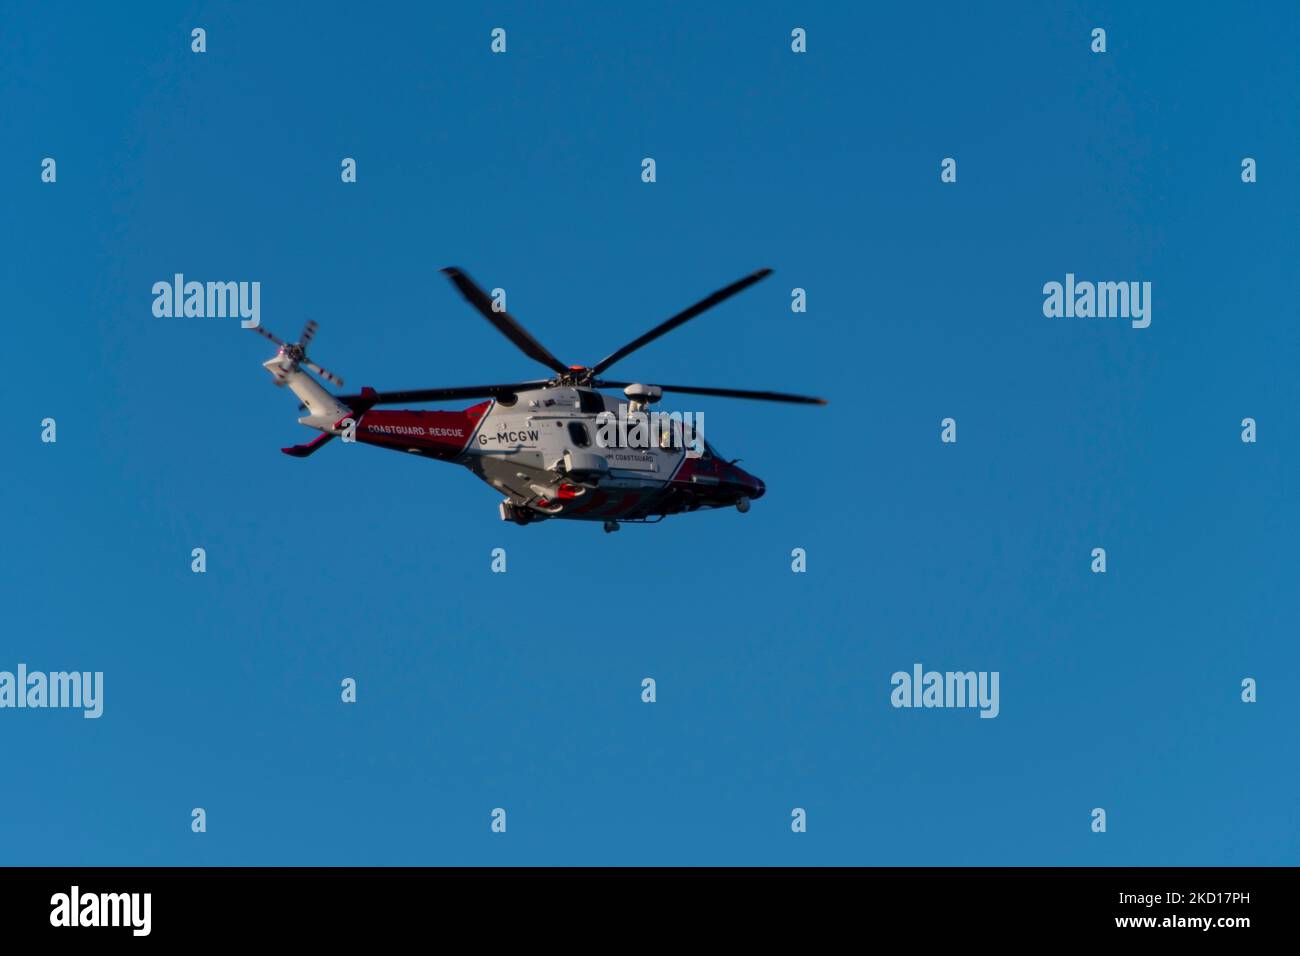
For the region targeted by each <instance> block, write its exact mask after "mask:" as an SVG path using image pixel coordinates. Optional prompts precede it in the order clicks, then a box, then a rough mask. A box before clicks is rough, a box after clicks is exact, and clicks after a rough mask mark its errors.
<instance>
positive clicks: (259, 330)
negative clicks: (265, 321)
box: [253, 325, 284, 345]
mask: <svg viewBox="0 0 1300 956" xmlns="http://www.w3.org/2000/svg"><path fill="white" fill-rule="evenodd" d="M253 331H254V332H256V333H257V334H258V335H261V336H264V337H266V338H268V339H270V340H271V341H272V342H274V343H275V344H276V345H284V343H283V342H281V341H280V340H279V339H278V338H276V337H275V336H274V335H272V334H271V333H270V332H268V331H266V329H264V328H262V327H261V326H260V325H254V326H253Z"/></svg>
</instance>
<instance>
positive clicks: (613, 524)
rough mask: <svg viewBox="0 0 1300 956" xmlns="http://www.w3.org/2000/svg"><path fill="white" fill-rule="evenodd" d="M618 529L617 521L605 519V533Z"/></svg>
mask: <svg viewBox="0 0 1300 956" xmlns="http://www.w3.org/2000/svg"><path fill="white" fill-rule="evenodd" d="M618 529H619V523H618V522H617V521H606V522H605V534H612V533H613V532H615V531H617V530H618Z"/></svg>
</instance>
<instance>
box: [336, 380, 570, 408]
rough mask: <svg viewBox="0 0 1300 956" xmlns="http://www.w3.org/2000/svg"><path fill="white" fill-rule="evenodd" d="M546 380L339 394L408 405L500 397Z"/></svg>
mask: <svg viewBox="0 0 1300 956" xmlns="http://www.w3.org/2000/svg"><path fill="white" fill-rule="evenodd" d="M545 385H546V380H545V379H542V380H540V381H536V382H516V383H514V384H513V385H463V386H460V387H457V388H416V389H408V390H407V391H403V392H378V393H376V394H374V395H339V396H338V400H339V401H340V402H342V403H343V404H345V405H350V404H352V403H353V402H355V401H359V400H361V399H363V398H364V399H367V400H371V399H373V401H370V404H371V405H409V404H412V403H414V402H449V401H453V400H455V399H458V398H501V397H502V396H506V395H515V394H517V393H519V392H527V391H530V390H532V389H536V388H542V387H543V386H545Z"/></svg>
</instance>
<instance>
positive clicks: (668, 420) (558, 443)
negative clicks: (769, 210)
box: [253, 267, 826, 532]
mask: <svg viewBox="0 0 1300 956" xmlns="http://www.w3.org/2000/svg"><path fill="white" fill-rule="evenodd" d="M442 272H443V274H444V275H446V276H447V277H448V278H449V279H450V280H451V282H452V283H453V284H454V285H455V287H456V289H457V291H459V292H460V294H461V295H462V296H463V297H464V298H465V300H466V301H467V302H468V303H469V304H470V305H471V306H473V307H474V308H475V309H476V310H477V311H478V312H479V313H480V314H481V315H482V316H483V317H484V318H485V319H487V320H488V321H489V322H490V323H492V325H493V327H494V328H496V329H497V331H499V332H500V333H501V334H502V335H504V336H505V337H506V338H507V339H509V340H510V341H511V342H513V343H514V345H515V346H516V347H517V348H518V349H519V350H520V351H521V352H523V353H524V354H525V355H527V356H528V357H529V358H532V359H534V360H535V361H537V362H540V363H541V364H542V365H544V366H546V367H547V368H548V369H550V371H551V372H552V373H553V374H552V375H551V377H549V378H544V379H536V380H533V381H524V382H513V383H507V384H497V385H470V386H463V387H454V388H424V389H410V390H405V391H388V392H380V391H376V390H375V389H373V388H363V389H362V390H361V391H360V392H358V393H356V394H351V395H335V394H331V393H330V392H329V391H327V390H326V389H325V387H324V386H322V385H321V384H320V382H318V381H317V380H316V379H315V378H313V377H312V375H311V374H309V372H314V373H315V374H316V375H318V376H319V377H320V378H322V379H324V380H325V381H327V382H330V383H331V384H333V385H335V386H338V387H339V388H342V386H343V380H342V379H341V378H339V377H338V376H337V375H335V374H334V373H333V372H331V371H329V370H328V369H325V368H323V367H322V366H320V365H317V364H316V363H315V362H313V361H312V360H311V359H310V358H308V356H307V346H308V345H309V344H310V343H311V341H312V339H313V338H314V337H315V335H316V331H317V323H316V322H315V321H313V320H308V322H307V324H306V327H305V328H304V329H303V332H302V334H301V335H300V336H299V338H298V341H297V342H284V341H283V340H281V339H279V338H277V337H276V336H275V335H273V334H272V333H271V332H269V331H267V330H266V329H264V328H262V327H261V326H260V325H258V326H254V327H253V331H255V332H257V333H258V334H259V335H262V336H264V337H265V338H267V339H270V340H271V341H272V342H273V343H275V344H276V345H278V346H279V351H278V352H277V353H276V354H275V356H274V357H273V358H271V359H269V360H268V361H266V362H263V363H262V364H263V367H264V368H266V370H267V371H268V372H270V373H271V377H272V379H273V380H274V383H275V384H276V385H277V386H280V387H288V388H289V390H290V391H292V392H293V393H294V395H296V396H297V398H298V400H299V402H300V403H301V405H300V410H302V411H306V412H308V414H307V415H306V416H304V417H302V418H299V419H298V422H299V424H302V425H306V426H308V427H310V428H314V429H317V430H318V431H320V432H321V434H320V435H319V436H318V437H316V438H315V439H314V440H312V441H311V442H309V443H307V444H302V445H294V446H292V447H289V448H282V449H280V450H281V451H282V452H284V453H285V454H286V455H291V456H293V457H296V458H306V457H307V456H309V455H312V454H315V453H316V452H317V451H319V450H320V449H321V447H323V446H324V445H325V444H327V443H328V442H330V441H331V440H333V439H334V438H336V437H340V436H341V437H342V438H343V440H344V441H345V442H361V443H364V444H367V445H374V446H376V447H379V448H388V449H391V450H393V451H401V452H406V453H408V454H412V455H419V456H421V457H424V458H432V459H435V460H438V461H445V462H451V463H453V464H458V465H463V466H465V467H467V468H468V469H469V470H470V471H472V472H473V473H474V474H475V475H477V476H478V477H479V478H481V479H482V480H483V481H485V482H487V483H488V484H489V485H491V486H492V487H493V488H495V489H496V490H497V491H499V492H500V493H502V494H503V495H504V496H505V497H504V499H503V500H502V501H501V503H500V506H499V511H500V515H501V519H502V520H503V521H509V522H512V523H514V524H518V525H526V524H533V523H535V522H538V521H545V520H549V519H552V518H567V519H574V520H579V521H601V522H603V523H604V529H605V531H606V532H612V531H617V530H619V528H620V526H621V525H622V524H625V523H656V522H658V521H662V520H663V519H664V518H665V517H667V516H668V515H674V514H681V513H689V512H694V511H699V510H703V509H715V508H725V507H734V508H736V509H737V510H738V511H739V512H740V513H742V514H743V513H745V512H747V511H749V507H750V503H751V502H752V501H754V500H756V499H758V498H761V497H762V496H763V494H764V493H765V492H766V486H765V485H764V483H763V482H762V481H761V480H760V479H759V478H757V477H755V476H754V475H752V474H750V473H748V472H747V471H745V470H743V469H742V468H740V467H739V466H738V465H737V464H736V461H738V460H739V459H735V460H731V461H727V460H725V459H723V458H722V457H721V456H720V455H718V453H717V452H716V450H715V449H714V448H713V446H712V445H710V444H709V443H708V442H707V441H706V440H705V439H704V437H703V429H702V416H700V417H699V419H696V420H694V421H691V420H688V419H687V418H685V417H684V416H682V415H681V414H680V413H671V414H668V413H661V412H657V411H653V412H652V411H648V410H649V408H650V406H651V405H653V404H654V403H655V402H658V401H659V400H660V399H661V398H662V397H663V395H664V393H666V392H670V393H677V394H684V395H706V396H714V397H725V398H748V399H757V400H760V401H767V402H793V403H796V404H804V405H825V404H826V401H825V400H824V399H821V398H813V397H810V396H806V395H790V394H786V393H783V392H768V391H750V390H745V389H734V388H706V387H696V386H690V385H650V384H643V383H640V382H618V381H611V380H608V379H605V378H602V377H601V376H602V375H603V373H604V372H605V370H606V369H608V368H609V367H610V366H611V365H613V364H614V363H615V362H618V361H620V360H621V359H624V358H626V357H627V356H628V355H631V354H632V353H633V352H635V351H637V350H638V349H640V348H642V347H643V346H645V345H648V344H649V343H651V342H653V341H655V340H656V339H658V338H659V337H661V336H663V335H666V334H667V333H669V332H671V331H672V330H673V329H676V328H677V327H679V326H681V325H683V324H684V323H686V322H688V321H690V320H691V319H693V318H695V317H696V316H698V315H700V314H701V313H702V312H705V311H706V310H708V309H711V308H713V307H714V306H716V305H718V304H719V303H721V302H723V301H725V300H727V299H729V298H731V297H732V296H734V295H735V294H736V293H738V292H741V291H743V290H744V289H747V288H749V287H750V286H752V285H753V284H754V283H756V282H759V281H760V280H762V279H764V278H766V277H767V276H769V275H771V273H772V270H771V269H759V270H758V271H756V272H753V273H750V274H749V275H747V276H745V277H744V278H742V279H739V280H737V281H736V282H733V283H732V284H731V285H728V286H726V287H725V288H722V289H719V290H718V291H716V292H714V293H713V294H712V295H709V296H707V297H705V298H703V299H701V300H700V301H699V302H696V303H695V304H694V305H692V306H690V307H689V308H687V309H684V310H683V311H681V312H678V313H677V314H676V315H674V316H672V317H671V318H669V319H667V320H665V321H663V322H661V323H659V324H658V325H656V326H655V327H654V328H652V329H650V330H649V331H648V332H646V333H644V334H643V335H641V336H639V337H637V338H635V339H633V340H632V341H631V342H629V343H627V344H626V345H624V346H623V347H622V348H620V349H618V350H616V351H614V352H611V353H610V354H609V355H607V356H606V357H605V358H603V359H601V360H600V361H599V362H597V363H596V364H595V365H592V366H583V365H565V364H564V363H563V362H561V361H560V360H559V359H557V358H556V357H555V356H554V355H553V354H552V353H551V352H550V351H549V350H548V349H547V348H546V347H545V346H543V345H542V344H541V343H540V342H538V341H537V339H535V338H533V336H532V335H531V334H529V332H528V331H527V330H526V329H524V327H523V326H522V325H521V324H520V323H519V321H518V320H517V319H515V318H514V316H512V315H511V314H510V313H509V312H507V311H505V309H504V307H503V303H502V302H501V301H499V300H494V299H493V298H491V297H490V296H489V295H488V294H487V293H486V292H485V291H484V290H483V289H482V288H481V287H480V286H479V285H478V284H477V283H475V282H474V280H473V279H471V278H470V277H469V276H468V275H467V274H466V273H465V272H464V271H463V270H461V269H458V268H455V267H448V268H445V269H443V270H442ZM601 389H622V391H623V397H624V399H625V401H619V400H618V399H616V398H614V397H612V396H608V395H605V394H602V392H601ZM471 398H481V399H485V401H482V402H480V403H478V404H476V405H472V406H470V407H469V408H465V409H463V410H459V411H429V410H420V409H401V410H385V409H381V408H380V406H385V405H411V404H420V403H423V402H450V401H457V400H463V399H471Z"/></svg>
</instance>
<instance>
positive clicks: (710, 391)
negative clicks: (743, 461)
mask: <svg viewBox="0 0 1300 956" xmlns="http://www.w3.org/2000/svg"><path fill="white" fill-rule="evenodd" d="M631 384H632V383H631V382H607V381H604V380H603V379H601V380H598V381H595V382H592V385H593V386H594V387H595V388H627V387H628V386H629V385H631ZM645 384H647V385H649V384H653V383H650V382H646V383H645ZM658 387H659V388H661V389H662V390H663V391H665V392H680V393H682V394H683V395H716V396H717V397H719V398H753V399H757V400H758V401H762V402H794V403H795V404H798V405H825V404H826V399H824V398H813V397H812V396H811V395H791V394H789V393H788V392H755V391H750V390H749V389H744V388H705V387H703V386H695V385H659V386H658Z"/></svg>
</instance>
